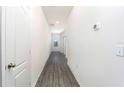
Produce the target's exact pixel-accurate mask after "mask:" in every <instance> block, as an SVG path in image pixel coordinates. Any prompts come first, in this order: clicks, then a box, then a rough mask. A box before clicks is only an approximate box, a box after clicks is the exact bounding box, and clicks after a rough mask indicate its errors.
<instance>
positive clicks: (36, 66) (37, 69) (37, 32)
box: [31, 7, 51, 86]
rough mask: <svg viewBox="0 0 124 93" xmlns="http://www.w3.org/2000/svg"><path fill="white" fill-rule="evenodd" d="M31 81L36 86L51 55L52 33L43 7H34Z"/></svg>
mask: <svg viewBox="0 0 124 93" xmlns="http://www.w3.org/2000/svg"><path fill="white" fill-rule="evenodd" d="M31 31H32V33H31V35H32V36H31V39H32V41H31V62H32V65H31V83H32V86H34V85H35V84H36V82H37V79H38V77H39V75H40V73H41V72H42V70H43V67H44V65H45V63H46V61H47V59H48V57H49V53H50V44H51V43H50V42H51V38H50V37H51V35H50V31H49V26H48V23H47V21H46V18H45V16H44V13H43V11H42V8H41V7H32V17H31Z"/></svg>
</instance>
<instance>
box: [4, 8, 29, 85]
mask: <svg viewBox="0 0 124 93" xmlns="http://www.w3.org/2000/svg"><path fill="white" fill-rule="evenodd" d="M29 36H30V34H29V22H28V16H27V13H26V11H25V10H24V8H23V7H6V74H5V77H6V82H5V85H6V86H16V87H24V86H30V65H29V64H30V63H29V62H30V61H29V59H30V54H29V51H30V38H29Z"/></svg>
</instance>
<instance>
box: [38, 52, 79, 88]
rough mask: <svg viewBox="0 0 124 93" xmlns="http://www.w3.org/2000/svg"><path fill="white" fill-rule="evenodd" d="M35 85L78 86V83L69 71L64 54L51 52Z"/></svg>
mask: <svg viewBox="0 0 124 93" xmlns="http://www.w3.org/2000/svg"><path fill="white" fill-rule="evenodd" d="M36 87H79V84H78V82H77V81H76V79H75V77H74V76H73V74H72V72H71V71H70V68H69V67H68V65H67V60H66V58H65V56H64V55H63V54H62V53H60V52H52V53H51V55H50V57H49V59H48V61H47V63H46V65H45V67H44V69H43V72H42V73H41V75H40V77H39V79H38V81H37V84H36Z"/></svg>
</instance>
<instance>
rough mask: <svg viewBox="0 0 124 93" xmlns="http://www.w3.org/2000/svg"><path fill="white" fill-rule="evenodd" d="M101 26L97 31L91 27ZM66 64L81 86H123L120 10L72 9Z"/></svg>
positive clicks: (123, 33) (123, 17) (122, 15)
mask: <svg viewBox="0 0 124 93" xmlns="http://www.w3.org/2000/svg"><path fill="white" fill-rule="evenodd" d="M97 22H100V23H101V29H100V30H99V31H94V30H93V25H94V24H95V23H97ZM67 36H68V40H69V41H68V42H69V43H68V61H69V62H68V64H69V66H70V68H71V69H72V72H73V73H74V75H75V77H76V79H77V80H78V82H79V84H80V85H81V86H124V57H118V56H116V46H117V45H118V44H120V43H121V44H124V7H74V8H73V10H72V12H71V13H70V15H69V18H68V26H67Z"/></svg>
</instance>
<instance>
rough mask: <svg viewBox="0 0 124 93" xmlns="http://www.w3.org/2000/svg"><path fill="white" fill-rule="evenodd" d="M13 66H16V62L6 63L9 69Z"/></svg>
mask: <svg viewBox="0 0 124 93" xmlns="http://www.w3.org/2000/svg"><path fill="white" fill-rule="evenodd" d="M14 67H16V64H14V63H10V64H9V65H8V69H11V68H14Z"/></svg>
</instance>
